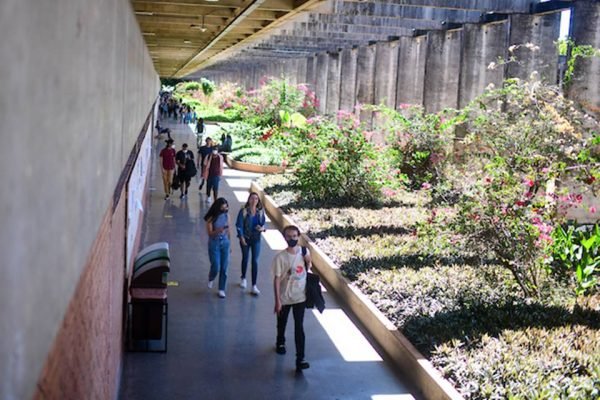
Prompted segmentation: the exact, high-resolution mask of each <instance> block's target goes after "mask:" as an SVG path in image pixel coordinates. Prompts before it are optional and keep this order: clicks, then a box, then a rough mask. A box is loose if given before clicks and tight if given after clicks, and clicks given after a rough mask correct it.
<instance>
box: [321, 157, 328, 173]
mask: <svg viewBox="0 0 600 400" xmlns="http://www.w3.org/2000/svg"><path fill="white" fill-rule="evenodd" d="M326 170H327V160H325V161H323V162H321V166H320V167H319V171H321V173H322V174H323V173H325V171H326Z"/></svg>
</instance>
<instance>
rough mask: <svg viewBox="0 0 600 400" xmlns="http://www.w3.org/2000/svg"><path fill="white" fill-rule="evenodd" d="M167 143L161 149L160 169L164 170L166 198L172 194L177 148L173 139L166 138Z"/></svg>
mask: <svg viewBox="0 0 600 400" xmlns="http://www.w3.org/2000/svg"><path fill="white" fill-rule="evenodd" d="M165 143H167V145H166V146H165V148H164V149H162V150H161V151H160V154H159V157H160V170H161V172H162V179H163V187H164V189H165V200H168V199H169V196H170V195H171V184H172V183H173V174H174V172H175V154H176V153H175V149H174V148H173V139H167V140H165Z"/></svg>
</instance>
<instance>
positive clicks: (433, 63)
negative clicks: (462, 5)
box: [423, 29, 463, 112]
mask: <svg viewBox="0 0 600 400" xmlns="http://www.w3.org/2000/svg"><path fill="white" fill-rule="evenodd" d="M462 36H463V31H462V29H459V30H455V31H448V32H429V33H428V34H427V58H426V61H425V92H424V96H423V103H424V106H425V111H427V112H438V111H440V110H442V109H444V108H446V107H454V108H456V107H457V106H458V84H459V77H460V67H461V63H460V61H461V60H460V50H461V47H462Z"/></svg>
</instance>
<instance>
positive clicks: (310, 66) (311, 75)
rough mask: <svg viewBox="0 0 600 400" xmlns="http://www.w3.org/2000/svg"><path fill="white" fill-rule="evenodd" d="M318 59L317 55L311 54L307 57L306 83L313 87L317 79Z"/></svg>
mask: <svg viewBox="0 0 600 400" xmlns="http://www.w3.org/2000/svg"><path fill="white" fill-rule="evenodd" d="M316 61H317V57H314V56H311V57H307V58H306V84H307V85H308V86H309V87H310V88H311V89H312V90H314V89H315V83H316V81H317V79H316Z"/></svg>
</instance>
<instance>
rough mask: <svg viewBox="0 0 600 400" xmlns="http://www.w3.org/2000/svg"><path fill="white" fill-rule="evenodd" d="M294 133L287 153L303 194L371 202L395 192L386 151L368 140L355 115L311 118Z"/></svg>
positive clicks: (343, 201) (310, 197) (337, 200)
mask: <svg viewBox="0 0 600 400" xmlns="http://www.w3.org/2000/svg"><path fill="white" fill-rule="evenodd" d="M294 137H295V141H294V142H292V143H291V147H290V148H289V149H288V154H289V155H290V158H291V159H294V165H296V170H295V174H294V183H295V185H296V187H297V188H298V189H299V190H300V192H301V194H302V197H303V198H304V199H306V200H310V201H326V202H330V203H336V204H355V205H356V204H361V205H375V204H378V203H379V202H380V201H381V200H382V198H383V196H390V195H392V194H393V193H392V192H393V190H394V185H393V181H392V180H391V179H390V178H389V177H390V175H391V171H390V168H389V166H388V165H387V164H386V163H385V152H386V150H385V149H384V148H378V147H377V146H376V145H374V144H373V143H371V142H369V141H368V140H367V139H366V137H365V135H364V132H363V129H362V128H361V126H360V122H359V120H358V118H357V116H356V115H355V114H353V113H347V112H340V113H338V115H337V117H336V118H335V119H331V118H325V117H317V118H311V119H309V120H307V125H306V127H305V128H303V129H302V130H299V131H298V132H297V134H296V135H295V136H294Z"/></svg>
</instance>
